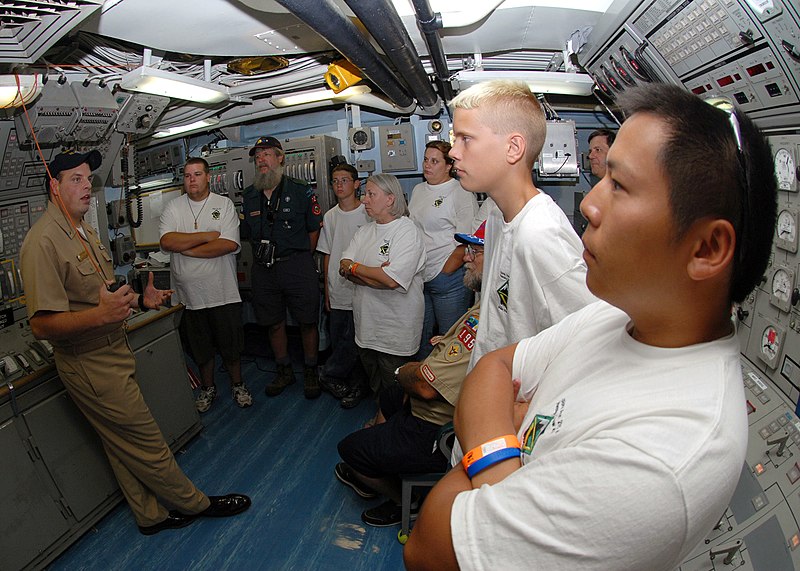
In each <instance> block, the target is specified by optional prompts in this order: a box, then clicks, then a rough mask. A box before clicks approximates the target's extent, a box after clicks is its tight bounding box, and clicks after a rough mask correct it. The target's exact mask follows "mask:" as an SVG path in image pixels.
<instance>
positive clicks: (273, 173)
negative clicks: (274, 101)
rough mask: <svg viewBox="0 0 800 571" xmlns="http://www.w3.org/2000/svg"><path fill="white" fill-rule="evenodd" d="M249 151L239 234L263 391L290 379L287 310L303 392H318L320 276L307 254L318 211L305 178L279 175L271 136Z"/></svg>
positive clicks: (279, 152) (279, 158)
mask: <svg viewBox="0 0 800 571" xmlns="http://www.w3.org/2000/svg"><path fill="white" fill-rule="evenodd" d="M250 156H251V157H253V160H254V164H255V169H256V172H255V180H254V182H253V184H252V185H251V186H249V187H247V188H246V189H245V191H244V201H243V206H242V215H243V219H242V224H241V235H242V239H249V240H250V241H251V243H252V245H253V253H254V262H255V263H254V264H253V267H252V288H253V289H252V296H253V297H252V302H253V309H254V311H255V315H256V320H257V321H258V323H259V325H261V326H264V327H266V328H267V330H268V335H269V343H270V346H271V347H272V352H273V354H274V355H275V363H276V375H275V378H274V379H273V380H272V382H271V383H269V384H268V385H267V386H266V388H265V392H266V394H267V396H270V397H274V396H278V395H279V394H281V393H282V392H283V390H284V389H285V388H286V387H287V386H289V385H290V384H292V383H294V382H295V380H296V379H295V376H294V371H293V369H292V363H291V360H290V359H289V351H288V339H287V336H286V310H287V309H288V310H289V311H290V312H291V315H292V317H293V318H294V319H295V321H297V322H298V323H299V324H300V336H301V339H302V344H303V365H304V367H303V369H304V385H303V392H304V394H305V397H306V398H308V399H312V398H317V397H318V396H319V395H320V387H319V376H318V374H317V353H318V350H319V331H318V329H317V321H318V319H319V301H320V289H319V276H318V274H317V270H316V266H315V265H314V259H313V258H312V253H313V252H314V250H315V249H316V247H317V239H318V238H319V230H320V226H321V225H322V210H321V209H320V206H319V204H318V203H317V197H316V195H315V194H314V191H313V190H312V189H311V187H310V186H309V185H308V183H306V182H302V181H299V180H296V179H293V178H289V177H287V176H284V174H283V170H284V165H283V161H284V152H283V147H281V143H280V141H278V139H276V138H275V137H260V138H259V139H258V140H257V141H256V143H255V145H254V146H253V148H252V149H250Z"/></svg>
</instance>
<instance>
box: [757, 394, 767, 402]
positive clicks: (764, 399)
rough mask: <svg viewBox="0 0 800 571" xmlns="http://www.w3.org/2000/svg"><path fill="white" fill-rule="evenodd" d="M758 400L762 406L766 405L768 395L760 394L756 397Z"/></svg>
mask: <svg viewBox="0 0 800 571" xmlns="http://www.w3.org/2000/svg"><path fill="white" fill-rule="evenodd" d="M758 400H760V401H761V402H762V403H764V404H767V403H768V402H769V395H768V394H767V393H762V394H760V395H758Z"/></svg>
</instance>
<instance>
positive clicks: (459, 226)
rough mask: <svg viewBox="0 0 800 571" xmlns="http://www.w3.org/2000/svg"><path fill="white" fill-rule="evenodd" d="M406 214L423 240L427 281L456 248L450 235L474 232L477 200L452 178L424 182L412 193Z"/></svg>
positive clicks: (436, 272) (456, 243)
mask: <svg viewBox="0 0 800 571" xmlns="http://www.w3.org/2000/svg"><path fill="white" fill-rule="evenodd" d="M408 212H409V216H410V217H411V219H412V220H413V221H414V222H416V223H417V224H418V225H419V227H420V229H421V230H422V233H423V235H424V237H425V254H426V256H427V257H428V261H427V262H426V263H425V272H424V274H423V276H422V277H423V279H424V280H425V281H426V282H429V281H431V280H432V279H433V278H435V277H436V276H438V275H439V273H440V272H441V271H442V268H443V267H444V264H445V262H446V261H447V258H449V257H450V254H452V253H453V250H455V248H456V246H458V242H456V241H455V239H454V238H453V234H455V233H465V234H472V231H473V230H475V229H474V228H473V227H472V221H473V219H474V218H475V216H476V215H477V213H478V199H477V198H476V196H475V195H474V194H473V193H471V192H468V191H466V190H464V189H463V188H461V183H459V182H458V181H457V180H456V179H453V178H451V179H450V180H448V181H446V182H443V183H442V184H428V183H427V182H423V183H421V184H418V185H417V186H415V187H414V190H413V191H412V192H411V200H410V201H409V203H408Z"/></svg>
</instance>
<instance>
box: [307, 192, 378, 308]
mask: <svg viewBox="0 0 800 571" xmlns="http://www.w3.org/2000/svg"><path fill="white" fill-rule="evenodd" d="M369 221H370V217H369V216H367V211H366V209H365V208H364V205H363V204H359V205H358V207H357V208H355V209H353V210H349V211H347V212H345V211H344V210H342V209H341V208H339V205H338V204H337V205H336V206H334V207H333V208H331V209H330V210H328V211H327V212H326V213H325V218H324V220H323V223H322V230H321V231H320V234H319V242H318V243H317V251H318V252H322V253H323V254H329V255H330V260H329V261H328V275H327V276H326V277H325V279H327V280H328V301H329V302H330V304H331V309H343V310H347V311H351V310H352V309H353V290H354V289H355V287H356V286H355V284H354V283H353V282H350V281H348V280H346V279H344V278H343V277H342V276H340V275H339V261H340V260H341V259H342V258H343V257H344V256H342V252H344V250H345V248H347V246H349V245H350V241H351V240H352V239H353V236H355V234H356V230H358V229H359V228H361V227H362V226H364V224H367V223H369Z"/></svg>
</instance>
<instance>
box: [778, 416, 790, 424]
mask: <svg viewBox="0 0 800 571" xmlns="http://www.w3.org/2000/svg"><path fill="white" fill-rule="evenodd" d="M778 424H780V425H781V426H786V425H787V424H789V419H788V418H786V415H785V414H783V415H781V416H779V417H778Z"/></svg>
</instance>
